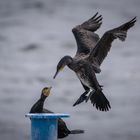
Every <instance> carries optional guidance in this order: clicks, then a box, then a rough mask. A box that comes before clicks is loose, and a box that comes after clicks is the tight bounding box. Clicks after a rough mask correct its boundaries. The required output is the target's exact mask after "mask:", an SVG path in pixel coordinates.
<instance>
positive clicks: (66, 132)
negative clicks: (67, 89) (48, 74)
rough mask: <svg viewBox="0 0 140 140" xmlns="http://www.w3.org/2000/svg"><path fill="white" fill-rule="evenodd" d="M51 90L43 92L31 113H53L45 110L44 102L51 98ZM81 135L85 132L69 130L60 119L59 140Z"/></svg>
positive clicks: (45, 89) (48, 88) (47, 89)
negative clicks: (72, 135) (70, 135)
mask: <svg viewBox="0 0 140 140" xmlns="http://www.w3.org/2000/svg"><path fill="white" fill-rule="evenodd" d="M50 90H51V87H45V88H44V89H43V90H42V93H41V96H40V99H39V100H38V101H37V102H36V103H35V104H34V105H33V106H32V108H31V110H30V113H53V112H52V111H50V110H48V109H45V108H43V106H44V101H45V99H46V98H47V97H48V96H49V94H50ZM80 133H84V131H83V130H79V129H77V130H69V129H68V128H67V125H66V123H65V122H64V121H63V120H62V119H61V118H59V119H58V138H65V137H67V136H68V135H69V134H80Z"/></svg>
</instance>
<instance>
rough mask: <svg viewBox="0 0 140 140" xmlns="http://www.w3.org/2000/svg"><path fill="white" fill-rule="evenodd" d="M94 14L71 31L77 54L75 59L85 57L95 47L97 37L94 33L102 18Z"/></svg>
mask: <svg viewBox="0 0 140 140" xmlns="http://www.w3.org/2000/svg"><path fill="white" fill-rule="evenodd" d="M97 15H98V13H96V14H95V15H94V16H93V17H92V18H90V19H89V20H87V21H85V22H84V23H82V24H81V25H78V26H76V27H74V28H73V29H72V32H73V34H74V36H75V39H76V42H77V52H76V55H75V57H80V56H82V55H87V54H89V53H90V52H91V50H92V48H94V47H95V45H96V43H97V41H98V40H99V36H98V35H97V34H96V33H94V32H95V31H96V30H97V29H98V28H99V27H100V26H101V24H102V22H101V21H102V16H101V15H99V16H97Z"/></svg>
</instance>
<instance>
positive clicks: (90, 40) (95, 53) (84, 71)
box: [54, 12, 136, 111]
mask: <svg viewBox="0 0 140 140" xmlns="http://www.w3.org/2000/svg"><path fill="white" fill-rule="evenodd" d="M135 22H136V17H134V18H133V19H132V20H130V21H128V22H126V23H125V24H123V25H121V26H119V27H117V28H114V29H112V30H109V31H107V32H105V33H104V35H103V36H102V37H101V38H99V36H98V34H96V33H95V31H96V30H97V29H99V27H100V26H101V24H102V15H98V12H97V13H96V14H95V15H94V16H93V17H92V18H90V19H89V20H87V21H85V22H84V23H82V24H81V25H78V26H76V27H74V28H73V29H72V32H73V34H74V37H75V39H76V42H77V52H76V55H75V57H74V58H72V57H71V56H64V57H63V58H62V59H61V60H60V61H59V63H58V65H57V70H56V73H55V75H54V78H55V77H56V75H57V74H58V73H59V71H61V70H62V69H63V68H64V67H65V66H66V65H67V66H68V67H69V68H70V69H71V70H73V71H74V72H75V73H76V75H77V76H78V78H79V80H80V81H81V83H82V85H83V87H84V89H85V92H84V93H83V94H82V95H81V96H80V98H79V99H78V100H77V101H76V102H75V103H74V105H73V106H75V105H77V104H80V103H81V102H83V101H86V102H87V101H88V99H90V100H91V103H92V104H93V106H95V107H96V108H97V109H99V110H100V111H108V110H109V108H111V106H110V103H109V101H108V100H107V98H106V97H105V95H104V94H103V92H102V85H100V84H99V82H98V81H97V78H96V75H95V73H100V72H101V69H100V66H101V64H102V62H103V60H104V59H105V57H106V56H107V54H108V52H109V50H110V49H111V44H112V42H113V41H114V40H115V39H117V38H118V39H119V40H121V41H125V39H126V36H127V31H128V29H130V28H131V27H132V26H134V24H135ZM90 91H91V92H90ZM88 93H89V95H88V96H87V94H88Z"/></svg>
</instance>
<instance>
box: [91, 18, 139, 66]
mask: <svg viewBox="0 0 140 140" xmlns="http://www.w3.org/2000/svg"><path fill="white" fill-rule="evenodd" d="M135 22H136V17H135V18H133V19H132V20H130V21H128V22H127V23H125V24H123V25H121V26H119V27H118V28H114V29H112V30H109V31H107V32H106V33H105V34H104V35H103V36H102V38H101V39H100V40H99V41H98V43H97V44H96V46H95V48H93V49H92V51H91V53H90V55H89V57H88V59H89V61H90V62H93V58H94V59H95V60H96V62H97V64H98V65H99V66H100V65H101V64H102V62H103V60H104V59H105V57H106V56H107V54H108V52H109V50H110V48H111V44H112V42H113V40H115V39H117V38H118V39H120V40H121V41H125V39H126V37H127V31H128V30H129V29H130V28H131V27H133V26H134V24H135Z"/></svg>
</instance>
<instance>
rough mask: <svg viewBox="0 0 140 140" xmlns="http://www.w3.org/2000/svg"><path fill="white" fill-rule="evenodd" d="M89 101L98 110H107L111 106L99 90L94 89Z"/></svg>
mask: <svg viewBox="0 0 140 140" xmlns="http://www.w3.org/2000/svg"><path fill="white" fill-rule="evenodd" d="M90 100H91V103H92V104H93V106H95V107H96V108H97V110H100V111H108V110H109V109H110V108H111V106H110V103H109V101H108V100H107V98H106V97H105V95H104V94H103V92H102V91H101V90H97V91H95V92H94V93H93V94H92V95H91V97H90Z"/></svg>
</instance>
